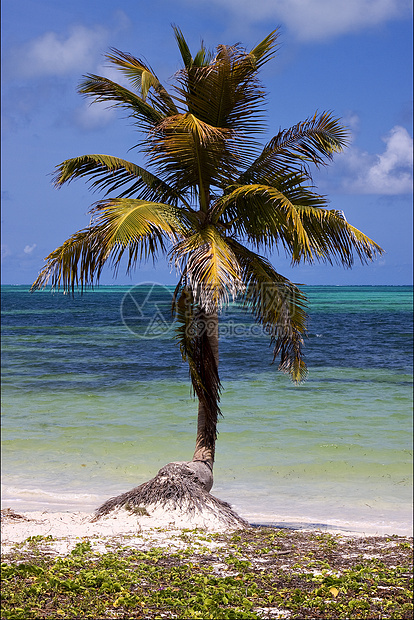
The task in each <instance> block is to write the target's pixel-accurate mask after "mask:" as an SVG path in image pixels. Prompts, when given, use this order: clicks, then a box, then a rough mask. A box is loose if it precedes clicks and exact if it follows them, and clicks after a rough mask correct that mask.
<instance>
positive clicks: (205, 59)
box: [172, 24, 213, 70]
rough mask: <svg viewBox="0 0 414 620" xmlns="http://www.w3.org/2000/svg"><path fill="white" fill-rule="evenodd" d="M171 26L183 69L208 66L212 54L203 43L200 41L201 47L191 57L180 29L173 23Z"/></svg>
mask: <svg viewBox="0 0 414 620" xmlns="http://www.w3.org/2000/svg"><path fill="white" fill-rule="evenodd" d="M172 28H173V30H174V36H175V40H176V41H177V45H178V49H179V50H180V54H181V58H182V60H183V63H184V67H185V69H187V70H190V69H192V68H193V67H205V66H208V65H209V64H210V62H211V60H212V58H213V54H212V52H210V51H209V50H207V49H206V48H205V46H204V43H203V42H201V48H200V49H199V51H198V52H197V54H196V55H195V56H194V58H193V57H192V55H191V52H190V48H189V47H188V43H187V41H186V40H185V37H184V35H183V33H182V31H181V29H180V28H178V26H176V25H174V24H173V25H172Z"/></svg>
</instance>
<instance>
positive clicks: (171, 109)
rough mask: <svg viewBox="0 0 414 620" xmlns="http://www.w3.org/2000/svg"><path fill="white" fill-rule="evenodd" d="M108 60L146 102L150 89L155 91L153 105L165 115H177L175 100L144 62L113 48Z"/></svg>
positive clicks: (107, 56)
mask: <svg viewBox="0 0 414 620" xmlns="http://www.w3.org/2000/svg"><path fill="white" fill-rule="evenodd" d="M106 58H107V59H108V60H109V61H110V62H111V64H113V65H115V66H116V67H117V68H118V69H120V70H121V72H122V73H123V74H124V75H125V76H126V77H127V78H128V80H129V81H130V83H131V84H132V86H133V87H134V88H135V89H136V90H137V91H139V92H140V96H141V98H142V99H143V100H144V101H145V100H146V98H147V96H148V93H149V92H150V89H151V88H152V89H153V90H154V93H155V96H154V97H152V100H151V102H152V105H153V106H154V107H157V108H158V109H159V110H160V111H161V112H162V113H163V114H177V113H178V110H177V107H176V105H175V103H174V100H173V98H172V97H171V95H170V94H169V93H168V92H167V90H166V89H165V88H164V86H163V85H162V84H161V82H160V81H159V79H158V78H157V76H156V75H155V73H154V72H153V71H152V69H151V68H150V67H148V66H147V65H146V64H145V63H144V62H143V61H142V60H139V59H138V58H135V57H134V56H132V55H131V54H127V53H125V52H121V51H120V50H118V49H116V48H114V47H112V48H111V53H110V54H106Z"/></svg>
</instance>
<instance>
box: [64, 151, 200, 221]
mask: <svg viewBox="0 0 414 620" xmlns="http://www.w3.org/2000/svg"><path fill="white" fill-rule="evenodd" d="M77 178H87V179H88V181H89V184H90V187H91V189H92V190H94V191H96V190H106V194H109V193H111V192H114V191H115V190H118V189H119V188H122V187H125V186H128V185H129V187H127V188H126V189H124V191H123V192H122V193H121V194H119V195H118V198H129V197H131V196H134V197H139V198H141V199H142V200H154V201H159V202H166V201H168V202H169V203H171V204H173V205H174V204H177V203H178V202H179V201H180V202H182V203H183V204H184V205H185V206H186V207H187V208H188V209H190V205H189V204H188V203H187V201H186V200H185V197H184V195H183V194H180V193H178V192H177V191H176V190H175V189H174V188H172V187H170V186H169V185H168V184H167V183H165V182H164V181H162V180H161V179H160V178H158V177H157V176H155V175H154V174H152V173H151V172H150V171H148V170H146V169H145V168H142V167H141V166H137V165H136V164H134V163H131V162H129V161H127V160H125V159H121V158H119V157H113V156H110V155H102V154H94V155H83V156H81V157H74V158H72V159H67V160H66V161H64V162H62V163H61V164H59V165H58V166H56V169H55V174H54V177H53V181H54V183H55V185H56V186H57V187H60V186H61V185H63V184H64V183H70V182H71V181H73V180H74V179H77Z"/></svg>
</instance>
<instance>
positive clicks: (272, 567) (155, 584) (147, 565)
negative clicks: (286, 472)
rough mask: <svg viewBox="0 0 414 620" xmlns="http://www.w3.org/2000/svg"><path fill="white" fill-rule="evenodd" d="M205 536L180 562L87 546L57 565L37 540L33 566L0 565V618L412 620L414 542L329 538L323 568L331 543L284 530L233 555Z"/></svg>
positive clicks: (15, 559)
mask: <svg viewBox="0 0 414 620" xmlns="http://www.w3.org/2000/svg"><path fill="white" fill-rule="evenodd" d="M202 536H203V533H202V532H197V531H193V532H192V533H191V535H190V534H188V539H187V546H186V548H185V549H183V550H182V551H181V552H180V553H170V552H169V551H168V548H166V547H152V548H150V549H148V548H147V549H144V550H140V549H137V548H136V547H135V546H125V545H123V544H121V543H118V545H115V547H114V544H115V541H112V543H111V547H112V548H111V549H110V550H102V549H100V551H99V552H98V551H96V550H95V549H94V544H93V542H94V541H93V540H91V541H89V542H90V543H91V544H90V545H85V542H87V541H83V542H81V543H77V544H76V545H75V547H74V550H73V551H72V552H71V553H68V554H67V555H64V556H56V555H55V556H51V555H50V553H46V552H45V550H44V548H43V547H41V541H39V542H38V544H39V551H40V552H41V553H40V555H37V556H35V557H33V556H31V555H27V556H26V558H23V557H22V555H21V549H20V548H19V549H18V551H17V554H16V552H15V551H14V550H11V551H10V552H9V553H8V554H6V555H5V556H4V557H3V561H2V565H1V570H2V586H3V587H2V618H5V619H8V620H9V619H10V620H11V619H16V620H17V619H20V618H22V619H23V618H24V619H30V618H36V619H37V618H60V617H61V618H102V619H106V618H128V619H132V618H142V619H144V618H145V619H154V620H155V619H161V618H178V619H188V618H201V619H203V620H204V619H213V620H220V619H231V618H233V619H251V620H253V619H254V620H259V619H260V618H290V619H292V620H294V619H301V620H303V619H305V618H309V619H317V618H323V619H325V618H326V619H344V620H345V619H350V620H352V619H356V618H362V619H365V620H371V619H372V618H382V619H383V620H385V619H388V618H390V619H395V620H397V619H398V620H405V619H407V620H408V619H409V618H412V613H413V605H412V598H411V589H412V539H408V538H404V539H401V538H397V539H395V540H394V542H393V543H392V544H390V543H387V541H386V540H385V538H381V537H371V538H366V539H364V538H352V537H341V536H340V535H334V539H335V540H337V541H338V547H337V550H336V551H335V553H333V554H332V555H331V556H330V557H329V560H324V557H325V556H324V554H325V549H326V546H327V545H326V542H328V541H329V539H331V540H332V535H326V534H321V535H320V536H318V537H315V536H313V534H312V533H311V532H301V531H291V530H290V531H286V532H285V536H284V537H283V539H281V538H279V537H277V539H276V540H277V541H279V542H280V541H281V540H283V543H282V547H281V546H280V544H277V545H275V536H274V531H273V530H272V529H271V528H256V529H254V528H252V529H249V530H244V531H242V532H241V533H240V534H239V536H240V541H239V544H238V546H237V545H236V547H234V544H235V543H234V541H233V542H231V540H232V539H231V536H230V535H229V534H220V535H219V536H217V537H216V538H215V543H212V546H211V545H210V547H202V546H201V547H200V544H199V542H200V540H202ZM325 536H326V541H325ZM230 542H231V546H230ZM242 543H245V544H242ZM402 543H406V544H405V545H404V546H403V545H402ZM101 544H102V541H101ZM135 544H136V541H135ZM268 549H270V550H271V553H269V552H267V550H268ZM384 549H387V550H388V551H389V553H387V554H385V555H384V556H383V554H382V551H383V550H384ZM264 550H266V552H264ZM74 551H76V552H75V553H74ZM284 551H285V552H286V551H288V552H289V553H283V552H284ZM369 553H371V554H372V555H374V556H375V557H366V556H367V555H369ZM240 556H242V557H243V558H245V559H244V560H240ZM311 556H312V557H316V558H317V559H319V560H321V562H323V564H324V565H325V564H327V565H328V568H324V569H322V570H320V567H319V566H318V567H316V566H315V563H314V562H312V561H309V560H308V559H307V558H308V557H311ZM363 556H364V559H363V560H362V561H361V558H362V557H363Z"/></svg>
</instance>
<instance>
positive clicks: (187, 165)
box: [146, 113, 237, 210]
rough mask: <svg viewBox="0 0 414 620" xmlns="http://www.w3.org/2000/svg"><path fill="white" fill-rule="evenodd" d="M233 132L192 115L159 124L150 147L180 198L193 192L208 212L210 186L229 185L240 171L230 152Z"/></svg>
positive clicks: (153, 159) (160, 171) (153, 158)
mask: <svg viewBox="0 0 414 620" xmlns="http://www.w3.org/2000/svg"><path fill="white" fill-rule="evenodd" d="M231 137H232V132H231V130H229V129H222V128H219V127H214V126H212V125H209V124H207V123H205V122H204V121H202V120H200V119H199V118H198V117H196V116H194V115H193V114H190V113H187V114H180V115H176V116H171V117H168V118H165V119H164V120H163V121H162V122H161V123H159V125H158V127H157V130H156V131H154V132H153V133H152V135H151V137H150V139H149V140H148V143H147V147H146V149H147V152H148V156H149V157H150V159H151V163H152V165H153V166H154V168H155V170H156V172H157V173H158V174H159V175H160V176H162V178H163V179H164V180H165V182H166V183H167V184H168V185H170V186H172V187H174V188H176V190H177V192H179V193H180V194H181V195H182V194H183V193H185V192H186V191H187V190H189V189H191V190H192V191H193V193H194V194H195V195H197V197H198V198H199V199H200V202H201V208H202V209H203V210H206V208H207V206H208V202H209V196H208V194H209V188H210V186H211V185H217V184H219V183H225V182H227V179H228V178H229V176H231V175H233V174H234V173H235V171H237V162H235V161H234V159H233V158H232V155H231V151H230V152H229V148H228V142H229V140H231Z"/></svg>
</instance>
